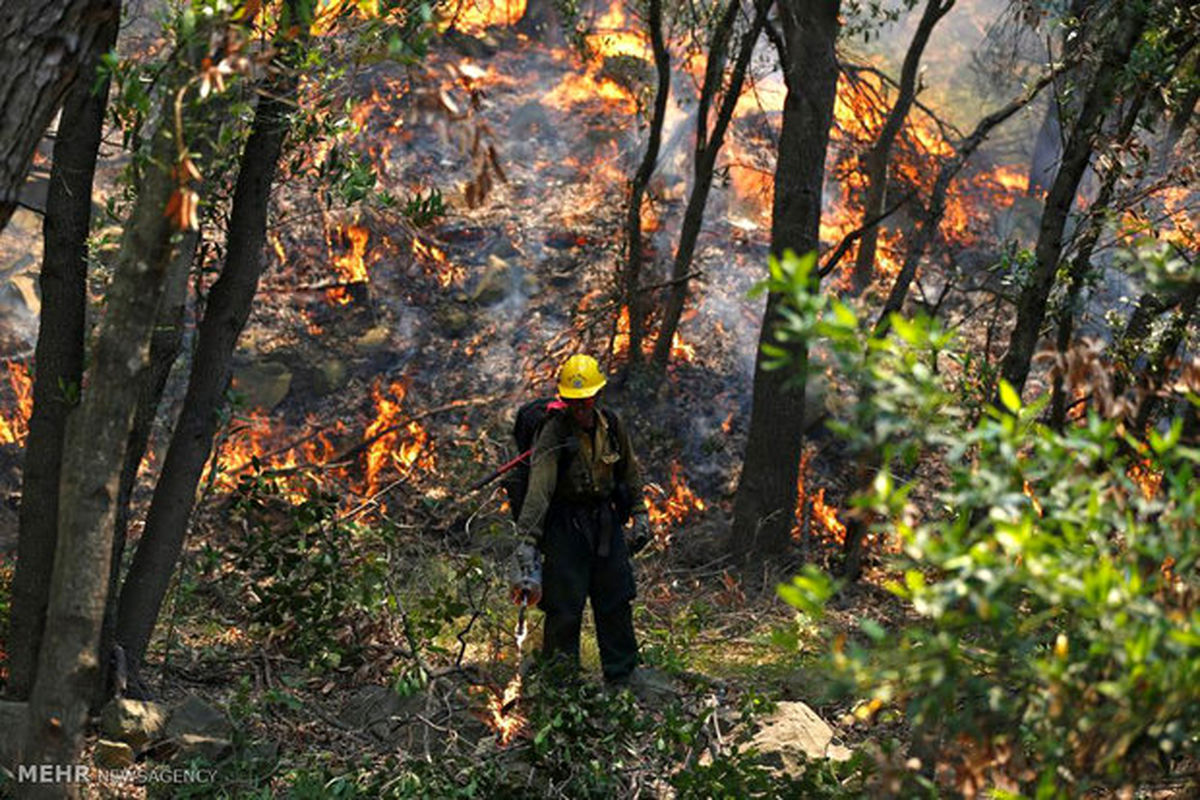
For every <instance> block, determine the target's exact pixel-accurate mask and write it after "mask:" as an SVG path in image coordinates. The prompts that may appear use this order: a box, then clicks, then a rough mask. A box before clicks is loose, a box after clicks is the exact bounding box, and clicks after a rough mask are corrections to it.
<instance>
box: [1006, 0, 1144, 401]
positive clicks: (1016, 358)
mask: <svg viewBox="0 0 1200 800" xmlns="http://www.w3.org/2000/svg"><path fill="white" fill-rule="evenodd" d="M1146 14H1147V12H1146V9H1145V7H1144V6H1143V4H1142V3H1141V2H1138V0H1128V2H1125V3H1122V4H1121V7H1120V12H1119V19H1118V24H1117V26H1116V29H1115V30H1114V31H1113V33H1112V39H1111V41H1110V43H1109V45H1108V46H1107V47H1106V48H1105V51H1104V57H1103V58H1102V60H1101V62H1100V64H1099V66H1097V68H1096V73H1095V75H1094V77H1093V78H1092V81H1091V85H1090V86H1089V88H1088V90H1087V96H1086V97H1085V99H1084V102H1083V106H1082V108H1081V109H1080V111H1079V116H1078V117H1077V118H1076V120H1075V123H1074V125H1073V126H1072V131H1071V136H1070V140H1069V141H1068V142H1067V147H1066V150H1065V151H1064V153H1063V159H1062V165H1061V166H1060V167H1059V171H1058V174H1057V175H1056V176H1055V178H1054V184H1053V186H1051V187H1050V193H1049V194H1048V195H1047V197H1046V205H1045V209H1044V211H1043V213H1042V222H1041V227H1040V229H1039V231H1038V240H1037V245H1036V247H1035V250H1034V254H1035V256H1034V257H1035V264H1034V267H1033V274H1032V275H1030V276H1029V280H1028V283H1027V284H1026V285H1025V287H1024V288H1023V289H1022V290H1021V295H1020V299H1019V300H1018V305H1017V322H1016V326H1015V327H1014V328H1013V332H1012V336H1011V338H1010V340H1009V347H1008V352H1007V353H1006V354H1005V356H1004V360H1003V362H1002V364H1001V375H1002V376H1003V378H1004V380H1006V381H1008V383H1009V384H1011V385H1012V387H1013V388H1014V389H1015V390H1016V391H1017V392H1018V393H1020V392H1021V390H1022V389H1024V387H1025V380H1026V378H1027V377H1028V376H1029V365H1030V362H1031V361H1032V359H1033V352H1034V348H1035V347H1036V346H1037V342H1038V338H1039V336H1040V335H1041V330H1042V321H1043V320H1044V319H1045V316H1046V304H1047V301H1048V300H1049V297H1050V291H1051V289H1053V287H1054V277H1055V274H1056V273H1057V271H1058V264H1059V258H1060V257H1061V255H1062V250H1063V231H1064V230H1065V228H1066V224H1067V218H1068V217H1069V216H1070V213H1071V204H1072V202H1073V201H1074V200H1075V195H1076V193H1077V192H1078V190H1079V182H1080V180H1081V179H1082V178H1083V173H1084V171H1085V170H1086V169H1087V166H1088V162H1089V161H1090V160H1091V155H1092V148H1093V146H1094V144H1095V138H1096V135H1097V134H1098V133H1099V132H1100V127H1101V123H1102V122H1103V120H1104V115H1105V113H1106V112H1107V111H1108V109H1109V106H1110V105H1111V102H1112V98H1113V94H1114V92H1115V90H1116V84H1117V79H1118V77H1119V76H1120V73H1121V71H1122V69H1123V68H1124V66H1125V64H1126V63H1127V62H1128V60H1129V55H1130V53H1131V52H1132V51H1133V47H1134V45H1135V44H1136V43H1137V41H1138V39H1140V38H1141V33H1142V30H1143V29H1144V28H1145V25H1146Z"/></svg>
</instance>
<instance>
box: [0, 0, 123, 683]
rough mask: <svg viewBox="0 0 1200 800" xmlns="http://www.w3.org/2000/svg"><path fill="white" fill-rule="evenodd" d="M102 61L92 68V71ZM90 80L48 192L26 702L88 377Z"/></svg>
mask: <svg viewBox="0 0 1200 800" xmlns="http://www.w3.org/2000/svg"><path fill="white" fill-rule="evenodd" d="M118 17H119V13H118V12H117V11H116V10H114V12H113V14H112V15H111V16H110V17H109V19H108V20H107V21H106V22H105V24H104V26H103V30H101V31H100V32H99V33H98V34H97V37H96V43H95V48H94V54H99V53H102V52H104V51H107V50H108V49H110V48H111V47H112V46H113V45H114V44H115V43H116V39H117V20H118ZM97 63H98V60H97V59H96V58H95V57H94V56H93V58H91V59H90V60H89V62H88V64H87V65H85V67H84V73H83V74H84V76H90V75H91V74H92V73H93V72H94V70H95V67H96V64H97ZM93 88H94V87H93V86H92V82H91V80H89V79H86V77H85V79H82V80H80V81H78V82H77V83H76V84H75V87H74V88H73V89H72V91H71V92H70V94H69V95H68V96H67V100H66V104H65V105H64V107H63V113H62V118H61V120H60V121H59V126H58V135H57V137H56V138H55V140H54V158H53V164H52V166H51V169H50V186H49V191H48V194H47V197H46V217H45V220H44V221H43V228H42V238H43V241H44V243H45V244H44V250H45V253H44V255H43V257H42V271H41V275H40V276H39V278H38V283H39V285H40V287H41V295H42V312H41V316H40V318H39V320H38V338H37V349H36V352H35V354H34V363H35V364H36V366H37V368H36V370H35V374H34V383H33V413H32V415H31V416H30V419H29V437H28V439H27V440H26V442H25V465H24V469H23V472H22V485H21V512H20V520H21V521H20V538H19V540H18V544H17V566H16V573H15V574H14V576H13V587H12V610H11V617H10V619H11V627H10V635H9V638H10V641H12V642H19V643H21V645H22V646H21V647H19V648H15V649H13V650H12V652H11V654H10V661H9V680H8V694H9V695H10V696H12V697H15V698H18V699H22V700H23V699H26V698H28V696H29V690H30V689H31V688H32V687H33V682H34V678H35V677H36V669H35V668H36V666H37V652H38V648H39V647H40V646H41V641H42V630H43V625H44V624H45V621H46V604H47V602H48V601H49V596H50V575H51V573H52V570H53V568H54V546H55V542H56V541H57V538H58V482H59V471H60V469H61V466H62V455H63V437H64V435H65V432H66V420H67V415H68V413H69V412H70V410H71V408H72V407H73V406H74V404H75V402H76V400H77V398H78V394H79V391H80V387H81V385H82V376H83V342H84V325H85V316H86V308H87V237H88V232H89V229H90V226H91V218H92V179H93V176H94V175H95V172H96V154H97V152H98V150H99V148H100V136H101V129H102V127H103V125H104V109H105V107H106V106H107V104H108V81H105V82H104V84H103V85H102V86H100V87H96V88H98V91H95V92H93Z"/></svg>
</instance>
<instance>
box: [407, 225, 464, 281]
mask: <svg viewBox="0 0 1200 800" xmlns="http://www.w3.org/2000/svg"><path fill="white" fill-rule="evenodd" d="M412 252H413V256H414V257H415V258H416V259H417V260H418V261H420V262H422V263H423V264H425V272H426V274H428V275H432V276H433V277H434V278H435V279H437V282H438V285H439V286H441V287H442V288H443V289H449V288H450V287H451V286H453V285H454V284H455V283H459V284H461V283H462V282H463V279H464V278H465V277H466V270H465V269H463V268H462V267H460V266H458V265H456V264H452V263H450V260H449V259H448V258H446V254H445V252H443V251H442V249H441V248H440V247H437V246H436V245H433V244H426V243H425V242H423V241H421V240H420V239H418V238H415V237H414V238H413V240H412Z"/></svg>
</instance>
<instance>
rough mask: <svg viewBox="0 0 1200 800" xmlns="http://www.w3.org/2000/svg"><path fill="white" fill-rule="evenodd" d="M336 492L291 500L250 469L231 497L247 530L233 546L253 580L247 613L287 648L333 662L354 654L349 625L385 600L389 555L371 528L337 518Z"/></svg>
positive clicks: (354, 645) (235, 512)
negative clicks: (376, 545)
mask: <svg viewBox="0 0 1200 800" xmlns="http://www.w3.org/2000/svg"><path fill="white" fill-rule="evenodd" d="M338 500H339V498H337V497H336V496H332V495H327V494H316V495H314V496H312V497H310V498H309V499H306V500H305V501H304V502H302V503H300V504H299V505H296V506H290V505H288V504H287V503H286V502H285V501H283V500H282V499H281V498H280V497H279V489H278V487H277V486H276V484H275V483H274V482H272V481H270V480H267V479H264V478H263V477H261V476H258V475H252V476H248V477H246V478H244V479H243V480H242V482H241V483H240V485H239V487H238V494H237V500H236V501H235V504H234V515H235V518H236V519H239V520H241V521H243V522H244V525H243V530H244V531H245V533H244V536H243V537H242V538H241V539H240V540H238V541H237V542H235V544H234V547H233V552H234V555H235V558H236V563H237V566H238V567H239V568H240V569H242V570H244V571H245V573H246V574H247V575H248V576H249V577H250V578H251V579H252V580H253V586H252V590H253V593H252V600H251V602H250V605H249V608H248V610H249V612H250V614H251V616H252V618H253V619H254V620H255V621H256V622H259V623H262V624H265V625H267V626H269V627H270V628H272V629H273V630H274V631H275V632H276V634H278V635H279V639H280V641H281V642H283V643H284V645H285V646H286V647H287V649H288V650H289V651H290V652H292V653H295V654H298V655H304V656H305V657H306V658H308V659H310V660H313V661H324V662H329V663H332V664H334V665H336V664H337V663H340V662H341V661H342V660H343V659H344V658H345V657H347V656H350V655H353V654H354V651H355V648H356V643H355V642H354V641H353V640H352V638H350V637H347V636H345V633H346V628H347V626H348V625H350V624H351V623H353V622H354V621H355V620H356V619H358V618H361V617H364V616H369V615H371V614H373V613H374V612H376V611H377V610H378V609H380V608H381V607H382V604H383V597H384V589H385V576H386V574H387V563H386V559H385V558H383V556H381V555H380V554H379V553H378V552H377V549H372V548H369V547H367V546H365V543H364V539H367V538H369V537H371V536H374V535H376V534H375V533H374V532H372V531H371V530H369V529H367V528H363V527H360V526H357V525H353V524H350V523H347V522H345V521H343V520H339V519H338V518H337V503H338Z"/></svg>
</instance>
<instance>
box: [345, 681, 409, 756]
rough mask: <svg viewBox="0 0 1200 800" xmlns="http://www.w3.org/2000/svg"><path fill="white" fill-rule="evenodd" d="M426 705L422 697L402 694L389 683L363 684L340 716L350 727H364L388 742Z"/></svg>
mask: <svg viewBox="0 0 1200 800" xmlns="http://www.w3.org/2000/svg"><path fill="white" fill-rule="evenodd" d="M424 707H425V698H424V697H422V696H419V695H416V696H413V697H401V696H400V695H398V694H396V693H395V692H394V691H392V690H391V689H389V688H387V687H386V686H364V687H363V688H361V689H359V690H358V691H357V692H355V693H354V695H353V696H352V697H351V698H350V699H349V700H348V701H346V705H345V706H344V707H343V708H342V712H341V714H339V715H338V718H339V719H340V720H341V721H342V722H343V723H345V724H346V725H347V726H348V727H351V728H354V729H356V730H365V731H367V732H368V733H370V734H371V735H372V736H374V737H375V738H376V739H378V740H379V741H381V742H385V743H386V742H390V741H392V740H393V739H394V737H395V735H396V733H397V730H398V729H399V728H401V727H403V726H404V725H405V724H406V723H407V721H408V720H409V719H410V718H411V717H412V716H413V715H414V714H417V713H419V712H420V711H422V710H423V709H424Z"/></svg>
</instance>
